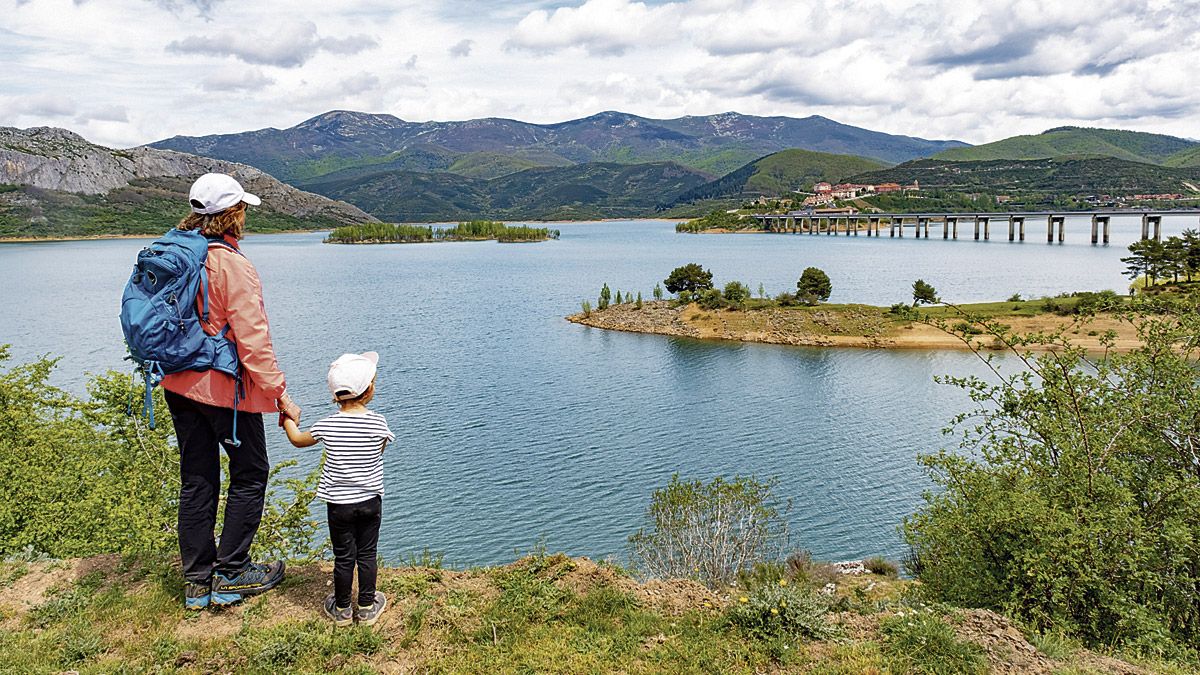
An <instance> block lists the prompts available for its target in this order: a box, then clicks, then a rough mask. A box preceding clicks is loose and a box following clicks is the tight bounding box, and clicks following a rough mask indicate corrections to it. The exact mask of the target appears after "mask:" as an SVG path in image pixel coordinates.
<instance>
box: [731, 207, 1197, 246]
mask: <svg viewBox="0 0 1200 675" xmlns="http://www.w3.org/2000/svg"><path fill="white" fill-rule="evenodd" d="M1115 216H1137V217H1140V218H1141V219H1142V239H1150V237H1151V236H1152V234H1153V237H1154V239H1156V240H1159V241H1161V240H1162V219H1163V217H1164V216H1190V217H1193V218H1200V209H1163V210H1157V211H1149V210H1144V209H1106V210H1100V211H1008V212H991V213H817V212H814V211H790V212H788V213H768V214H755V215H754V218H755V219H756V220H758V222H759V223H760V224H761V225H762V227H763V231H764V232H779V233H792V234H821V233H822V232H823V233H825V234H826V235H836V234H838V233H839V232H841V233H844V234H845V235H846V236H850V235H852V234H853V235H854V236H858V233H859V232H863V231H865V232H866V236H868V237H870V236H872V235H874V236H876V237H878V236H879V231H880V229H881V224H882V223H883V222H884V221H887V224H888V230H889V233H890V236H892V237H896V236H900V237H904V229H905V228H906V227H911V228H912V229H913V235H914V236H915V237H917V238H918V239H919V238H921V235H922V233H923V234H924V236H925V238H926V239H928V238H929V227H930V223H933V224H934V226H935V228H936V226H937V225H941V230H942V239H951V238H953V239H958V226H959V223H963V224H964V226H970V225H973V226H974V236H975V239H976V240H977V241H978V240H979V239H980V234H982V235H983V240H984V241H987V240H990V239H991V234H992V230H991V226H992V224H993V223H996V224H997V225H998V226H1001V224H1003V223H1007V224H1008V240H1009V241H1025V221H1026V220H1029V221H1030V222H1031V223H1032V222H1037V223H1041V222H1045V223H1046V242H1047V243H1054V240H1055V234H1056V231H1055V230H1056V228H1057V235H1058V237H1057V238H1058V242H1059V243H1062V242H1063V241H1064V240H1065V239H1066V229H1067V219H1068V218H1090V219H1091V224H1092V243H1093V244H1098V243H1104V244H1107V243H1108V241H1109V222H1110V220H1111V219H1112V218H1113V217H1115Z"/></svg>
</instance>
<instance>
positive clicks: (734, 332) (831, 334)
mask: <svg viewBox="0 0 1200 675" xmlns="http://www.w3.org/2000/svg"><path fill="white" fill-rule="evenodd" d="M567 320H568V321H571V322H572V323H578V324H581V325H585V326H591V327H593V328H604V329H607V330H619V331H627V332H634V333H654V334H657V335H675V336H679V337H690V338H697V339H707V340H732V341H737V342H762V343H768V344H784V345H797V346H806V347H853V348H864V349H971V348H972V347H974V348H977V349H1002V348H1003V345H1001V344H1000V343H998V342H997V340H996V339H995V338H994V337H993V336H991V335H977V336H972V337H971V338H970V339H971V344H968V343H966V342H964V341H963V340H962V339H961V338H960V337H959V336H957V335H953V334H950V333H947V332H945V331H943V330H941V329H939V328H937V327H936V326H930V325H927V324H924V323H919V322H912V321H907V320H903V319H898V318H896V317H893V316H891V315H890V314H888V313H887V310H885V309H883V308H880V307H871V306H867V305H839V306H836V307H827V308H822V307H794V308H770V309H759V310H750V311H729V310H715V311H714V310H704V309H700V308H699V307H698V306H696V305H694V304H693V305H688V306H686V307H682V308H676V307H671V305H670V303H669V302H667V301H665V300H664V301H658V302H648V303H645V304H644V306H643V308H642V309H640V310H639V309H635V308H634V305H632V304H628V303H627V304H622V305H615V306H612V307H609V308H607V309H605V310H593V311H592V313H591V315H590V316H584V315H583V314H582V313H580V314H573V315H571V316H569V317H567ZM1001 321H1002V322H1003V323H1004V324H1006V325H1008V326H1010V327H1011V328H1012V329H1013V331H1014V332H1016V333H1036V332H1050V331H1054V330H1058V329H1061V328H1064V327H1066V328H1067V329H1068V330H1067V335H1068V336H1069V337H1070V338H1071V342H1072V343H1073V344H1076V345H1079V346H1081V347H1083V348H1085V349H1087V350H1089V351H1094V352H1100V351H1103V350H1104V346H1103V345H1102V344H1101V343H1100V335H1101V334H1103V333H1104V332H1106V331H1108V330H1112V331H1115V332H1116V334H1117V338H1116V350H1117V351H1129V350H1131V349H1134V348H1136V347H1138V346H1140V344H1141V343H1140V341H1139V340H1138V338H1137V333H1136V331H1135V330H1134V328H1133V326H1131V325H1129V324H1128V323H1123V322H1121V321H1118V320H1116V319H1114V318H1111V317H1105V316H1101V317H1096V318H1095V319H1094V320H1092V321H1091V322H1090V323H1089V324H1087V325H1086V326H1076V325H1074V322H1073V320H1072V318H1071V317H1062V316H1058V315H1054V314H1046V315H1040V316H1034V317H1024V316H1022V317H1004V318H1002V319H1001ZM951 323H954V322H951ZM1045 348H1047V347H1044V349H1045Z"/></svg>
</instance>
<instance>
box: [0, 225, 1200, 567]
mask: <svg viewBox="0 0 1200 675" xmlns="http://www.w3.org/2000/svg"><path fill="white" fill-rule="evenodd" d="M1190 226H1194V223H1192V222H1191V221H1190V220H1187V221H1184V220H1179V221H1174V220H1168V221H1167V222H1166V223H1165V228H1164V229H1165V230H1166V233H1167V234H1173V233H1177V232H1178V231H1179V230H1181V229H1183V228H1184V227H1190ZM555 227H559V228H560V229H561V230H562V239H561V240H560V241H557V242H546V243H540V244H524V245H511V244H510V245H501V244H496V243H491V242H486V243H442V244H421V245H393V246H361V247H354V246H332V245H324V244H321V235H315V234H297V235H273V236H260V237H253V236H252V237H250V238H249V239H248V240H247V241H246V242H245V247H244V248H245V251H246V253H247V254H248V256H249V257H250V258H251V260H253V261H254V262H255V264H256V265H257V267H258V270H259V273H260V275H261V277H262V280H263V284H264V287H265V289H266V301H267V308H268V312H269V314H270V316H271V322H272V331H273V335H274V340H275V346H276V349H277V351H278V354H279V356H280V361H281V363H282V365H283V367H284V369H285V371H286V372H287V374H288V380H289V383H290V386H291V389H292V391H293V393H294V396H295V397H296V399H297V400H298V401H299V402H300V403H301V405H303V406H304V408H305V418H306V422H307V423H311V422H312V421H313V420H315V419H317V418H319V417H320V416H322V415H325V414H328V413H330V412H332V405H331V404H329V403H328V402H327V401H328V397H327V393H326V392H325V390H324V379H325V370H326V368H327V367H328V364H329V362H330V361H332V360H333V359H334V358H336V357H337V356H338V355H340V354H341V353H343V352H346V351H363V350H367V349H373V350H376V351H378V352H379V353H380V354H381V362H380V375H379V381H378V388H379V396H378V397H377V399H376V404H374V405H373V407H374V408H376V409H377V410H378V411H380V412H381V413H383V414H384V415H386V416H387V418H388V420H389V422H390V424H391V426H392V429H393V430H394V431H395V432H396V436H397V442H396V443H395V444H394V445H393V446H392V447H390V448H389V449H388V453H387V456H386V469H385V471H386V489H387V497H386V499H385V517H384V527H383V534H382V536H381V540H382V548H383V553H384V554H385V555H386V556H388V557H391V558H393V559H395V558H399V557H400V556H403V555H405V554H408V553H410V552H414V551H420V550H421V549H423V548H425V547H429V548H430V549H433V550H436V551H443V552H445V554H446V559H447V561H448V562H450V563H454V564H485V563H494V562H500V561H505V560H510V559H512V558H513V557H514V555H515V552H517V551H526V550H528V549H529V548H531V547H532V546H533V545H534V544H535V543H536V542H537V541H538V540H539V539H544V542H545V544H546V545H547V547H548V548H549V549H551V550H565V551H567V552H569V553H571V554H574V555H588V556H592V557H596V558H603V557H606V556H615V557H617V558H618V559H622V560H623V559H624V557H625V553H626V551H625V539H626V537H627V536H628V535H629V534H630V533H631V532H633V531H634V530H636V529H637V527H638V526H639V524H640V523H641V517H642V514H643V513H644V510H645V508H646V506H647V504H648V502H649V496H650V493H651V492H652V491H653V490H654V489H655V488H656V487H659V486H661V485H663V484H665V483H666V482H667V480H668V479H669V478H670V476H671V474H672V473H674V472H679V473H680V474H681V475H682V476H684V477H687V478H704V479H708V478H711V477H713V476H716V475H719V474H725V475H732V474H735V473H742V474H755V475H757V476H759V477H769V476H777V477H778V478H779V480H780V483H779V488H778V491H779V495H780V496H781V497H783V498H785V499H791V500H792V502H793V509H792V511H791V513H790V521H791V525H792V533H793V537H794V540H795V545H797V546H799V547H804V548H808V549H810V550H812V551H813V552H814V554H815V555H817V556H818V557H820V558H832V559H841V558H850V557H860V556H864V555H870V554H877V553H882V554H886V555H890V556H899V555H900V554H901V553H902V548H901V544H900V540H899V537H898V535H897V532H896V526H897V525H898V523H899V522H900V520H901V518H902V517H903V516H904V515H905V514H907V513H910V512H911V511H912V510H913V509H914V508H915V507H916V505H917V504H918V503H919V497H920V494H921V491H922V490H925V489H927V488H928V487H929V486H930V484H929V482H928V481H927V479H926V478H925V476H924V475H923V473H922V472H921V470H920V469H919V467H918V466H917V464H916V462H915V459H914V458H915V456H916V454H917V453H919V452H926V451H932V450H936V449H938V448H940V447H944V446H953V445H954V440H953V438H950V437H945V436H943V435H942V434H941V433H940V432H939V431H940V429H941V427H942V426H943V425H944V424H945V423H946V422H947V421H948V420H949V418H950V417H951V415H952V414H953V413H954V412H955V411H958V410H960V409H962V408H963V406H965V405H967V403H968V402H967V401H966V399H965V397H964V396H963V395H962V394H961V392H958V391H957V390H954V389H950V388H947V387H942V386H939V385H936V384H934V383H933V377H934V376H935V375H938V374H943V373H954V374H966V373H980V374H982V371H981V369H980V368H979V367H978V364H977V362H976V360H975V358H974V357H973V356H971V355H970V354H962V353H937V352H920V351H896V352H883V351H867V350H821V349H805V348H794V347H783V346H772V345H749V344H726V343H711V342H710V343H706V342H699V341H693V340H685V339H673V338H666V337H661V336H654V335H637V334H625V333H611V332H604V331H600V330H596V329H589V328H585V327H580V326H576V325H573V324H570V323H568V322H566V321H564V320H563V318H562V317H563V316H564V315H566V314H569V313H572V312H575V311H577V310H578V307H579V302H580V300H581V299H583V298H589V299H591V300H592V301H593V302H595V297H596V295H597V292H598V289H599V288H600V285H601V284H602V283H604V282H608V283H609V285H610V286H612V287H613V289H614V290H616V289H621V290H622V291H624V290H634V291H638V290H640V291H642V293H643V295H644V296H645V297H647V298H649V297H650V290H651V289H652V288H653V286H654V283H655V282H656V281H658V280H661V279H663V278H664V277H665V276H666V274H667V273H668V272H669V271H670V270H671V269H672V268H673V267H675V266H677V265H680V264H683V263H686V262H692V261H695V262H700V263H702V264H703V265H705V266H707V267H709V268H711V269H712V271H713V272H714V274H715V277H716V281H717V282H719V283H722V284H723V283H724V282H726V281H729V280H732V279H738V280H741V281H743V282H745V283H747V284H748V285H749V286H750V287H751V288H752V289H755V290H757V288H758V284H759V283H762V284H764V285H765V286H766V288H767V290H768V292H769V293H771V294H775V293H778V292H779V291H782V290H785V289H789V288H793V289H794V287H795V282H796V279H797V277H798V276H799V273H800V272H801V271H802V270H803V269H804V268H805V267H807V266H810V265H813V266H817V267H820V268H822V269H824V270H826V271H827V272H828V273H829V276H830V277H831V278H832V281H833V286H834V293H833V297H832V300H833V301H854V302H866V303H877V304H891V303H893V302H899V301H904V300H908V299H910V297H911V289H910V287H911V284H912V281H913V280H914V279H916V278H918V277H921V278H924V279H925V280H926V281H928V282H930V283H932V284H933V285H934V286H935V287H936V288H937V289H938V291H939V292H940V293H941V295H942V296H943V297H945V298H947V299H952V300H956V301H976V300H991V299H996V298H1004V297H1007V296H1009V295H1011V294H1012V293H1014V292H1020V293H1021V294H1022V295H1024V296H1027V297H1029V296H1038V295H1043V294H1055V293H1058V292H1062V291H1071V290H1098V289H1104V288H1113V289H1121V288H1123V287H1124V286H1125V284H1126V282H1125V280H1124V279H1123V278H1122V276H1121V270H1122V265H1121V263H1120V261H1119V258H1120V257H1121V255H1123V254H1124V252H1125V246H1126V245H1127V244H1128V243H1129V242H1130V241H1132V240H1133V238H1134V237H1135V236H1136V235H1137V232H1138V230H1139V227H1140V226H1139V224H1138V223H1137V222H1135V221H1132V220H1130V221H1127V222H1126V221H1122V222H1118V223H1115V224H1114V233H1113V234H1114V239H1113V245H1112V246H1110V247H1107V248H1105V247H1093V246H1091V245H1090V244H1088V243H1086V242H1087V240H1088V236H1087V225H1086V224H1084V223H1082V222H1078V223H1077V222H1075V221H1072V222H1071V223H1070V225H1069V227H1070V229H1069V230H1068V235H1067V239H1068V242H1067V244H1065V245H1057V244H1056V245H1047V244H1045V243H1038V242H1037V239H1038V237H1037V236H1035V235H1036V232H1037V231H1036V228H1034V229H1033V230H1031V231H1033V232H1034V235H1031V241H1029V242H1026V243H1024V244H1010V243H1008V242H1007V241H998V240H996V239H993V241H991V242H986V243H985V242H974V241H971V240H969V239H968V240H960V241H957V242H954V241H950V242H945V241H942V240H941V239H940V238H931V239H928V240H925V239H922V240H914V239H912V238H911V237H908V238H905V239H889V238H888V237H887V236H884V237H880V238H878V239H876V238H867V237H864V236H859V237H844V236H842V237H826V236H804V235H800V236H792V235H727V236H711V235H710V236H697V235H676V234H675V233H674V231H673V227H672V223H667V222H648V221H640V222H639V221H626V222H605V223H572V224H564V225H561V226H559V225H556V226H555ZM932 234H934V235H935V237H938V236H939V235H940V230H938V231H937V232H936V233H932ZM960 234H961V233H960ZM999 239H1004V237H1003V236H1002V237H999ZM145 244H146V241H143V240H115V241H88V242H68V243H47V244H8V245H0V289H2V290H0V343H11V344H12V345H13V353H14V356H15V357H16V359H17V360H18V361H22V360H27V359H29V358H32V357H34V356H36V355H41V354H54V355H60V356H61V357H62V361H61V365H60V370H59V372H58V374H57V381H58V382H59V383H60V384H62V385H64V386H67V387H69V388H71V389H74V390H76V391H82V387H83V382H84V381H85V379H86V377H85V373H88V372H101V371H104V370H107V369H109V368H123V367H124V366H123V364H122V361H121V357H122V356H123V353H124V352H123V347H122V343H121V336H120V328H119V326H118V323H117V320H116V314H117V310H118V304H119V296H120V292H121V288H122V286H123V284H124V282H125V279H126V277H127V275H128V272H129V269H130V266H131V264H132V261H133V259H134V256H135V254H136V252H137V251H138V250H139V249H140V248H141V247H142V246H144V245H145ZM272 429H273V426H272ZM271 454H272V457H273V459H274V460H276V461H278V460H283V459H286V458H292V457H298V458H300V460H301V462H302V465H303V468H306V469H307V468H309V467H311V466H312V465H313V463H314V462H316V461H317V457H318V455H317V454H316V453H314V452H311V451H308V450H295V449H293V448H292V447H291V446H290V445H288V444H287V442H286V440H285V439H284V438H283V436H282V434H279V435H278V436H272V437H271Z"/></svg>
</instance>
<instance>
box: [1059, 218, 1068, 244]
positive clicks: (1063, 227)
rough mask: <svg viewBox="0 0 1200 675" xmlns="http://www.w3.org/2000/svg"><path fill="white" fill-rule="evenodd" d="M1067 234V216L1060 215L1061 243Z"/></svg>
mask: <svg viewBox="0 0 1200 675" xmlns="http://www.w3.org/2000/svg"><path fill="white" fill-rule="evenodd" d="M1066 235H1067V217H1066V216H1059V217H1058V243H1060V244H1061V243H1063V239H1066Z"/></svg>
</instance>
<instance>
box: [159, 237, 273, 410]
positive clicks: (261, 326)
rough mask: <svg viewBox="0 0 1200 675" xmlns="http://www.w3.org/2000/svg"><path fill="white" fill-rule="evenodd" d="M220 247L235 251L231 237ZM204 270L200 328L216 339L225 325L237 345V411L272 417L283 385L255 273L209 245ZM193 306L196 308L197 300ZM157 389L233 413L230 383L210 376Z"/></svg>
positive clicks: (174, 379)
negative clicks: (240, 392)
mask: <svg viewBox="0 0 1200 675" xmlns="http://www.w3.org/2000/svg"><path fill="white" fill-rule="evenodd" d="M225 241H226V242H227V243H228V244H229V245H230V246H232V247H234V248H235V249H239V250H240V248H239V247H238V243H237V240H236V239H234V238H233V237H230V236H228V235H227V236H226V237H225ZM204 266H205V268H206V269H207V270H208V321H207V322H205V323H203V327H204V332H206V333H208V334H209V335H216V334H217V333H219V332H220V331H221V329H222V328H224V327H225V325H226V324H229V332H228V333H227V335H228V336H229V338H230V339H231V340H233V342H234V344H235V345H237V352H238V359H239V360H240V361H241V364H242V384H243V386H244V387H245V396H244V397H243V398H242V400H241V401H240V402H239V403H238V408H237V409H238V410H241V411H243V412H252V413H267V412H274V411H275V410H276V407H275V401H276V400H277V399H278V398H279V397H280V396H282V395H283V392H284V389H286V388H287V383H286V382H285V381H284V377H283V372H282V371H280V370H279V364H278V363H277V362H276V361H275V350H274V348H273V347H272V346H271V331H270V327H269V326H268V325H267V310H266V307H265V306H264V305H263V297H262V284H261V283H260V282H259V280H258V272H257V271H255V269H254V265H252V264H251V263H250V261H249V260H247V259H246V258H245V256H242V255H239V254H238V253H236V252H234V251H230V250H229V249H227V248H225V247H224V246H221V245H220V244H209V245H208V259H207V262H205V264H204ZM196 302H197V307H199V306H200V298H197V299H196ZM162 386H163V389H166V390H167V391H171V392H174V393H176V394H179V395H181V396H186V397H187V398H190V399H192V400H193V401H199V402H200V403H206V404H208V405H213V406H218V407H221V408H231V407H233V393H234V387H235V383H234V379H233V378H232V377H230V376H228V375H226V374H224V373H220V372H217V371H215V370H207V371H202V372H198V371H194V370H185V371H183V372H181V373H173V374H171V375H167V376H166V377H164V378H163V381H162Z"/></svg>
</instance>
